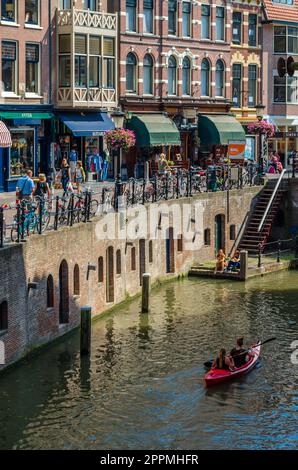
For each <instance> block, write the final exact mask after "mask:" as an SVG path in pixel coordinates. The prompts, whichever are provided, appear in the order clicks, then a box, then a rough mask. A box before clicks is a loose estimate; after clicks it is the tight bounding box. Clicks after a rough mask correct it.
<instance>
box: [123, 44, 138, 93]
mask: <svg viewBox="0 0 298 470" xmlns="http://www.w3.org/2000/svg"><path fill="white" fill-rule="evenodd" d="M126 90H127V91H129V92H131V93H136V91H137V59H136V56H135V55H134V54H133V53H132V52H130V53H129V54H128V55H127V57H126Z"/></svg>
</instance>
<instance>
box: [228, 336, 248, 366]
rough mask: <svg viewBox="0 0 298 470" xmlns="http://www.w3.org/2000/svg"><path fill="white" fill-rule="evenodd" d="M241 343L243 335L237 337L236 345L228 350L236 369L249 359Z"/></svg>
mask: <svg viewBox="0 0 298 470" xmlns="http://www.w3.org/2000/svg"><path fill="white" fill-rule="evenodd" d="M243 343H244V338H243V337H241V338H238V339H237V343H236V347H235V348H233V349H232V350H231V352H230V355H231V356H232V358H233V360H234V364H235V367H236V368H237V369H238V367H242V366H244V364H246V363H247V361H248V360H249V355H248V354H244V353H245V351H246V350H245V349H244V348H243Z"/></svg>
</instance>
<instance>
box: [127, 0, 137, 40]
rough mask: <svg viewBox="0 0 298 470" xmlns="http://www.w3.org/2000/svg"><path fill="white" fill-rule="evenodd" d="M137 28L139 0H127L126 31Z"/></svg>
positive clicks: (134, 30)
mask: <svg viewBox="0 0 298 470" xmlns="http://www.w3.org/2000/svg"><path fill="white" fill-rule="evenodd" d="M136 30H137V0H126V31H133V32H136Z"/></svg>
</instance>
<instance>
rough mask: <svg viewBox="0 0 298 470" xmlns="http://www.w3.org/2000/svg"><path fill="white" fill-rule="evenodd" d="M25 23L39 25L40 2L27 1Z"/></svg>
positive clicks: (35, 0)
mask: <svg viewBox="0 0 298 470" xmlns="http://www.w3.org/2000/svg"><path fill="white" fill-rule="evenodd" d="M25 23H27V24H34V25H37V24H39V0H26V1H25Z"/></svg>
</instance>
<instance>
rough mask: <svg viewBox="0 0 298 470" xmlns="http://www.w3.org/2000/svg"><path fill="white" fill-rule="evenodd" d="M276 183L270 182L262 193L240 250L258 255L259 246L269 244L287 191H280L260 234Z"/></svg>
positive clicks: (246, 229) (244, 234)
mask: <svg viewBox="0 0 298 470" xmlns="http://www.w3.org/2000/svg"><path fill="white" fill-rule="evenodd" d="M275 185H276V181H269V182H268V183H267V185H266V186H265V188H264V189H263V191H262V192H261V194H260V196H259V198H258V201H257V203H256V206H255V208H254V210H253V212H252V214H251V216H250V218H249V220H248V222H247V225H246V228H245V230H244V233H243V235H242V238H241V241H240V244H239V246H238V249H239V250H246V251H248V253H250V254H256V253H258V251H259V245H260V244H261V245H263V244H265V243H266V242H267V240H268V238H269V235H270V232H271V229H272V225H273V223H274V220H275V218H276V215H277V212H278V210H279V208H280V205H281V202H282V200H283V197H284V194H285V193H286V190H284V189H282V188H280V189H278V191H277V193H276V195H275V198H274V200H273V203H272V206H271V208H270V210H269V212H268V215H267V217H266V219H265V222H264V225H263V228H262V230H261V231H260V232H259V231H258V227H259V225H260V222H261V221H262V218H263V216H264V214H265V211H266V209H267V206H268V204H269V201H270V199H271V196H272V193H273V191H274V189H275Z"/></svg>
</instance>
